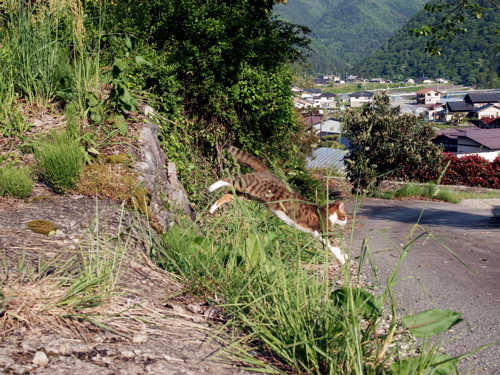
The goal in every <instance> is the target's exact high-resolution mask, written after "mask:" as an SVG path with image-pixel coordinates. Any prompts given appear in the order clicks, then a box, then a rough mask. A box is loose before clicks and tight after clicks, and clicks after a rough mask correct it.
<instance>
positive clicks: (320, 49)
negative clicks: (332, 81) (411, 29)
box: [274, 0, 426, 74]
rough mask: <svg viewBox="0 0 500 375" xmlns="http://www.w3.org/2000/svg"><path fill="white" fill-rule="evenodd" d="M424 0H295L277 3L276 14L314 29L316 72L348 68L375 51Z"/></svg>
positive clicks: (311, 60)
mask: <svg viewBox="0 0 500 375" xmlns="http://www.w3.org/2000/svg"><path fill="white" fill-rule="evenodd" d="M425 2H426V1H425V0H401V1H397V2H396V4H394V3H395V2H394V1H389V0H312V1H307V0H292V1H289V2H288V3H287V4H286V5H283V4H279V5H276V6H275V7H274V11H275V13H276V14H277V15H279V16H280V17H282V18H284V19H285V20H287V21H290V22H292V23H296V24H301V25H305V26H307V27H309V28H310V29H311V30H312V33H311V37H312V39H313V41H312V48H313V49H314V51H315V53H314V54H312V55H311V56H310V58H309V62H310V63H311V64H312V67H313V69H314V71H315V72H320V73H325V74H326V73H333V72H341V71H342V70H344V69H349V68H351V67H352V66H354V65H355V64H357V63H358V62H359V61H360V60H361V59H363V58H364V57H366V56H368V55H370V54H371V53H372V52H374V51H376V50H377V48H379V47H380V46H381V45H382V43H384V42H385V41H387V40H388V39H389V38H390V37H391V35H393V34H394V33H395V32H396V31H397V30H399V29H400V28H401V27H402V26H403V25H404V24H405V23H406V22H407V21H408V20H409V19H410V17H411V16H413V15H414V14H415V13H416V12H418V11H419V10H420V9H421V8H422V6H423V4H424V3H425Z"/></svg>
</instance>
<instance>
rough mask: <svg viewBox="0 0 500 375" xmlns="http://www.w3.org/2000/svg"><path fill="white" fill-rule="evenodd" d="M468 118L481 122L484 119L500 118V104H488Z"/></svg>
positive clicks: (472, 112) (471, 113)
mask: <svg viewBox="0 0 500 375" xmlns="http://www.w3.org/2000/svg"><path fill="white" fill-rule="evenodd" d="M467 117H469V118H473V119H478V120H481V119H483V118H497V117H500V104H492V103H490V104H486V105H483V106H482V107H479V108H475V109H474V110H472V111H470V112H469V113H468V114H467Z"/></svg>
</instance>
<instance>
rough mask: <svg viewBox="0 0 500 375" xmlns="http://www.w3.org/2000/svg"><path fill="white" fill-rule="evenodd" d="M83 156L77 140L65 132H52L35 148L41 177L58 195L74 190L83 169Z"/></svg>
mask: <svg viewBox="0 0 500 375" xmlns="http://www.w3.org/2000/svg"><path fill="white" fill-rule="evenodd" d="M83 156H84V155H83V152H82V150H81V149H80V145H79V140H78V139H77V140H75V139H73V138H71V136H70V135H69V134H68V133H67V132H61V133H57V132H54V133H52V134H50V136H49V137H47V138H44V139H41V140H40V141H39V142H38V143H37V145H36V146H35V159H36V162H37V164H38V167H39V168H40V172H41V176H42V178H43V179H44V180H45V181H46V182H47V183H48V184H49V185H50V187H51V188H52V189H53V190H54V191H55V192H56V193H59V194H63V193H65V192H67V191H69V190H72V189H74V188H75V186H76V184H77V182H78V178H79V174H80V172H81V171H82V168H83Z"/></svg>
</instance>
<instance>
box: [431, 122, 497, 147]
mask: <svg viewBox="0 0 500 375" xmlns="http://www.w3.org/2000/svg"><path fill="white" fill-rule="evenodd" d="M436 134H437V135H438V136H440V135H443V136H445V137H448V138H451V139H458V138H459V137H464V138H469V139H472V140H473V141H475V142H477V143H479V144H481V145H483V146H485V147H487V148H489V149H491V150H500V128H499V129H480V128H477V127H475V126H474V127H470V128H459V129H440V130H438V131H436Z"/></svg>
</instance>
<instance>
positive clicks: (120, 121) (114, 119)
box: [108, 114, 128, 135]
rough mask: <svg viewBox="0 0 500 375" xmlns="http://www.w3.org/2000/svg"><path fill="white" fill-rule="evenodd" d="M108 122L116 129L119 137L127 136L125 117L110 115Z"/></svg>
mask: <svg viewBox="0 0 500 375" xmlns="http://www.w3.org/2000/svg"><path fill="white" fill-rule="evenodd" d="M108 122H110V123H112V124H113V125H114V127H115V128H117V129H118V132H119V133H120V135H125V134H127V131H128V122H127V121H125V117H123V116H122V115H117V114H112V115H111V116H109V117H108Z"/></svg>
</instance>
